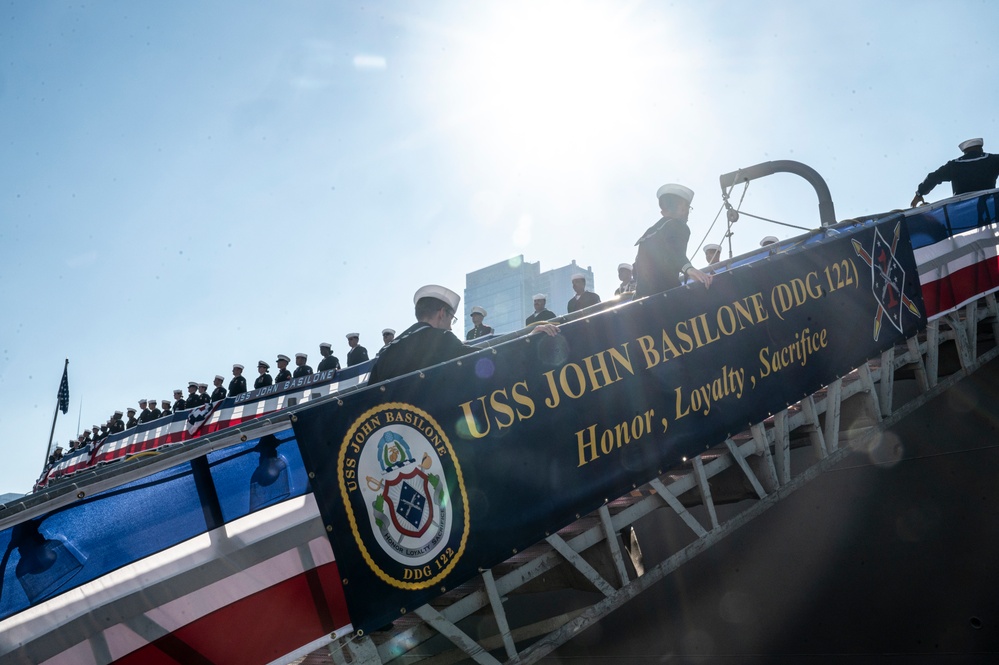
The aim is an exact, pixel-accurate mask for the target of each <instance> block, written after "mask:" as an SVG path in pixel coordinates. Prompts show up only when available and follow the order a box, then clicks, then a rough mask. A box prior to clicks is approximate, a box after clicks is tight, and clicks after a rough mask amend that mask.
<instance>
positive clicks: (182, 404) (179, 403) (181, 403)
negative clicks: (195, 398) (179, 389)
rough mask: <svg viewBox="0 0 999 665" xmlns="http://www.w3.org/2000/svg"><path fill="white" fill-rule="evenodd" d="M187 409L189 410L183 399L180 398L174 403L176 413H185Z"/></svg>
mask: <svg viewBox="0 0 999 665" xmlns="http://www.w3.org/2000/svg"><path fill="white" fill-rule="evenodd" d="M186 408H187V402H186V401H185V400H184V398H183V397H178V398H177V401H176V402H174V403H173V410H174V412H175V413H176V412H177V411H183V410H184V409H186Z"/></svg>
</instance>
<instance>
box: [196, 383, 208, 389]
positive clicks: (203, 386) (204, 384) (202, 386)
mask: <svg viewBox="0 0 999 665" xmlns="http://www.w3.org/2000/svg"><path fill="white" fill-rule="evenodd" d="M198 388H199V389H201V388H204V389H205V390H208V384H207V383H199V384H198Z"/></svg>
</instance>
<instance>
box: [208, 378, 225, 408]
mask: <svg viewBox="0 0 999 665" xmlns="http://www.w3.org/2000/svg"><path fill="white" fill-rule="evenodd" d="M212 383H213V384H214V385H215V389H214V390H212V397H211V401H213V402H217V401H219V400H220V399H225V388H223V387H222V384H223V383H225V377H224V376H222V375H221V374H216V375H215V378H214V379H213V380H212Z"/></svg>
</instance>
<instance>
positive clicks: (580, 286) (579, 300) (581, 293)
mask: <svg viewBox="0 0 999 665" xmlns="http://www.w3.org/2000/svg"><path fill="white" fill-rule="evenodd" d="M572 290H573V291H575V292H576V295H574V296H573V297H571V298H569V303H568V304H567V305H566V306H565V311H567V312H568V313H569V314H572V313H573V312H577V311H579V310H581V309H583V308H584V307H592V306H593V305H596V304H598V303H599V302H600V296H598V295H597V294H596V293H594V292H593V291H587V290H586V275H584V274H583V273H581V272H577V273H576V274H574V275H573V276H572Z"/></svg>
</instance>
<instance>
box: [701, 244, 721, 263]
mask: <svg viewBox="0 0 999 665" xmlns="http://www.w3.org/2000/svg"><path fill="white" fill-rule="evenodd" d="M704 260H705V261H707V262H708V265H711V264H712V263H718V262H719V261H721V245H719V244H717V243H713V242H709V243H708V244H707V245H705V246H704Z"/></svg>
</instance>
